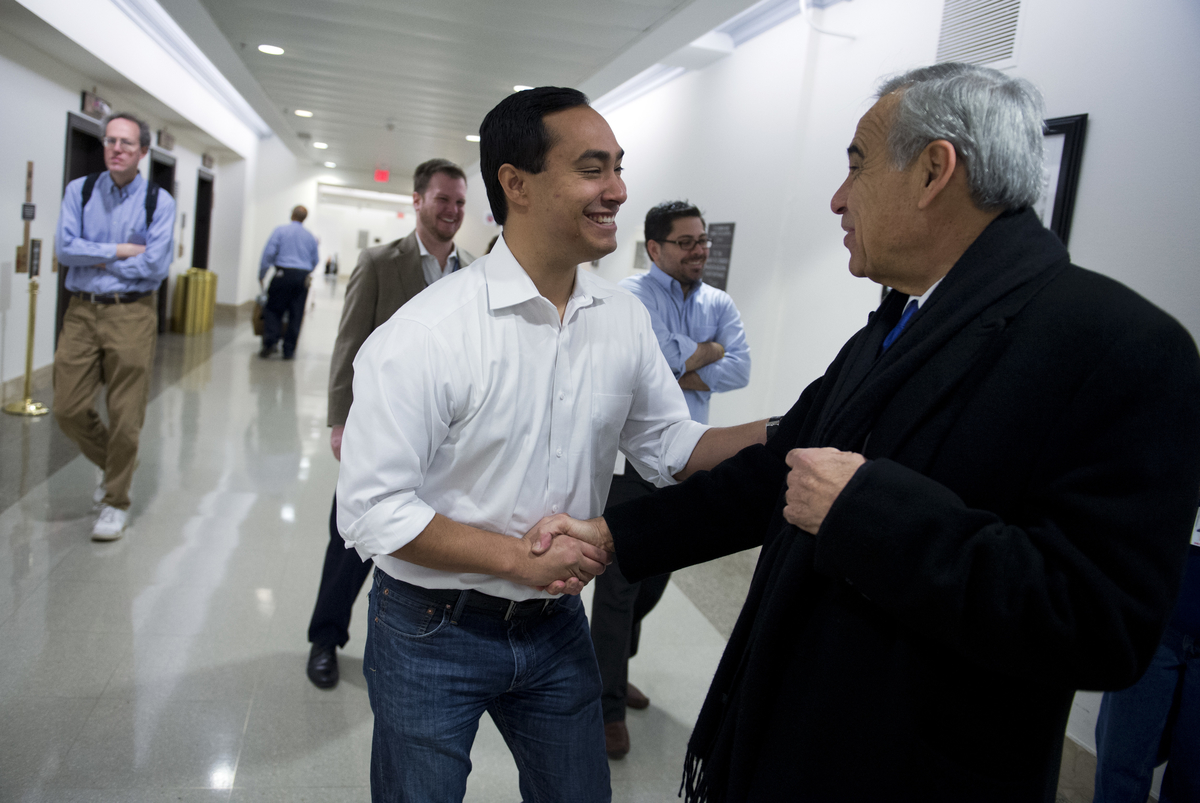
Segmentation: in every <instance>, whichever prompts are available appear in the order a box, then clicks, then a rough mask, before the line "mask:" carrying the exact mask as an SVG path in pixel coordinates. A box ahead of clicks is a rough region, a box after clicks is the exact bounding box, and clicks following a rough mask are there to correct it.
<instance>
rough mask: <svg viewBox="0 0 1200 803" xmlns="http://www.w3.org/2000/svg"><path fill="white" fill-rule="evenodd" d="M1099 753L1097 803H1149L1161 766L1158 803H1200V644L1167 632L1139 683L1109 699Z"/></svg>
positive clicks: (1101, 719)
mask: <svg viewBox="0 0 1200 803" xmlns="http://www.w3.org/2000/svg"><path fill="white" fill-rule="evenodd" d="M1096 753H1097V756H1096V796H1095V797H1094V798H1093V799H1092V801H1093V803H1126V802H1128V803H1145V801H1146V797H1147V796H1148V795H1149V794H1150V783H1151V780H1152V778H1153V775H1154V767H1155V766H1156V765H1158V764H1161V763H1162V762H1164V761H1167V762H1168V764H1167V771H1166V774H1165V775H1163V783H1162V792H1161V796H1160V797H1159V801H1160V803H1186V802H1187V801H1197V800H1200V644H1197V643H1196V641H1195V640H1194V639H1192V638H1191V637H1190V636H1185V635H1183V634H1182V633H1179V632H1178V631H1175V630H1170V629H1168V630H1167V634H1166V636H1165V637H1164V638H1163V642H1162V644H1160V645H1159V647H1158V651H1157V652H1156V653H1155V654H1154V660H1153V661H1151V663H1150V668H1149V669H1147V670H1146V674H1145V675H1143V676H1142V679H1141V680H1139V681H1138V682H1137V683H1136V684H1134V685H1133V686H1130V687H1129V688H1128V689H1125V690H1124V691H1118V692H1107V693H1106V694H1105V695H1104V699H1103V700H1102V701H1101V703H1100V714H1099V716H1098V717H1097V720H1096Z"/></svg>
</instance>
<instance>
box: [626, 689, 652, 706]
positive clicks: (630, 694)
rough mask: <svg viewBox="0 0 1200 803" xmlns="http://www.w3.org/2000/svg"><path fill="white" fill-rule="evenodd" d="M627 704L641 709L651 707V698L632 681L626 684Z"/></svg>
mask: <svg viewBox="0 0 1200 803" xmlns="http://www.w3.org/2000/svg"><path fill="white" fill-rule="evenodd" d="M625 705H627V706H629V707H630V708H636V709H637V710H638V711H641V710H642V709H644V708H649V707H650V698H649V697H647V696H646V695H644V694H642V690H641V689H639V688H638V687H637V686H634V685H633V684H632V683H626V684H625Z"/></svg>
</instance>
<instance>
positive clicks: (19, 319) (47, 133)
mask: <svg viewBox="0 0 1200 803" xmlns="http://www.w3.org/2000/svg"><path fill="white" fill-rule="evenodd" d="M0 54H3V55H0V105H3V107H4V108H7V109H10V110H13V111H14V112H16V114H14V115H12V116H13V119H16V120H19V121H20V124H13V125H9V126H8V127H7V130H6V133H5V140H6V141H5V148H4V155H3V158H0V198H3V199H4V200H5V202H6V203H7V205H8V208H9V209H16V205H17V204H18V203H19V202H22V201H24V200H25V163H26V161H32V162H33V163H34V164H33V202H34V203H35V204H37V219H36V220H34V221H33V224H32V225H31V226H30V236H31V237H33V238H39V239H41V241H42V274H41V276H40V277H39V282H38V283H39V285H40V288H39V293H38V309H37V330H36V332H35V334H34V352H33V366H34V368H35V369H37V368H40V367H42V366H43V365H47V364H49V363H50V361H51V360H52V359H53V356H54V310H55V298H56V293H57V290H56V282H57V280H58V275H57V274H54V273H51V272H50V255H51V253H52V252H53V248H54V231H55V227H56V225H57V223H58V206H59V202H60V201H61V199H62V171H63V153H64V138H65V131H66V122H67V115H66V111H67V110H68V109H77V108H78V107H79V89H78V88H77V87H76V86H75V85H74V82H73V81H72V78H73V76H72V74H71V72H70V71H69V70H67V69H66V68H65V67H61V66H60V65H58V64H57V63H56V62H53V61H52V60H51V59H49V58H48V57H46V56H44V55H42V53H41V52H40V51H37V50H34V49H33V48H31V47H29V46H27V45H26V44H24V43H23V42H21V41H19V40H17V39H15V38H14V37H12V36H11V35H10V34H8V33H7V32H5V31H3V30H0ZM23 232H24V228H23V225H22V223H21V221H20V219H19V218H18V216H17V215H16V214H7V215H4V216H2V217H0V381H6V380H9V379H12V378H14V377H18V376H21V375H22V374H23V373H24V372H25V342H26V334H25V333H26V328H27V327H28V325H29V316H28V310H29V296H28V286H29V285H28V281H27V277H26V274H23V273H14V267H15V258H16V247H17V246H18V245H20V244H21V240H22V236H23Z"/></svg>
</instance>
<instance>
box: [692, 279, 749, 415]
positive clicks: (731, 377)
mask: <svg viewBox="0 0 1200 803" xmlns="http://www.w3.org/2000/svg"><path fill="white" fill-rule="evenodd" d="M713 340H715V341H717V342H718V343H720V344H721V347H722V348H723V349H725V356H724V357H722V358H721V359H719V360H717V361H716V362H711V363H709V364H708V365H705V366H704V367H702V368H700V369H699V370H698V371H696V373H697V374H698V375H699V376H700V378H701V379H702V380H704V384H706V385H708V389H709V390H711V391H715V392H717V393H723V392H725V391H729V390H737V389H738V388H744V387H746V385H748V384H750V345H749V344H748V343H746V331H745V329H744V328H743V327H742V316H741V315H740V314H739V313H738V311H737V307H736V306H734V303H733V299H732V298H730V297H729V296H726V295H722V297H721V301H720V306H719V309H718V314H717V332H716V334H715V335H714V336H713Z"/></svg>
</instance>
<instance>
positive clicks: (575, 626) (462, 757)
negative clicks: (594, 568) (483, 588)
mask: <svg viewBox="0 0 1200 803" xmlns="http://www.w3.org/2000/svg"><path fill="white" fill-rule="evenodd" d="M447 593H448V592H445V591H441V592H427V591H426V590H425V589H422V588H418V587H416V586H413V585H409V584H408V583H403V582H401V581H399V580H396V579H395V578H393V577H391V576H390V575H388V574H386V573H385V572H382V571H380V570H378V569H376V570H375V579H374V583H373V586H372V588H371V594H370V621H369V624H368V630H367V644H366V649H365V654H364V656H363V674H364V675H366V678H367V691H368V693H369V695H370V699H371V710H372V711H374V713H375V732H374V738H373V741H372V745H371V799H372V801H374V803H395V802H396V801H411V802H412V803H442V802H443V801H461V800H462V799H463V795H465V794H466V788H467V775H468V773H470V771H471V758H470V755H471V744H472V743H473V742H474V741H475V733H476V731H477V730H478V728H479V718H480V717H481V716H482V715H483V713H484V712H485V711H486V712H487V713H488V714H489V715H490V716H491V718H492V721H493V722H495V723H496V727H497V728H498V729H499V731H500V733H501V735H502V736H503V737H504V740H505V742H506V743H507V744H508V749H509V750H510V751H512V754H513V758H514V759H515V760H516V762H517V769H518V771H519V773H520V788H521V797H522V798H523V799H524V800H525V801H526V803H543V802H544V803H561V801H572V802H573V803H574V802H575V801H583V802H584V803H587V802H589V801H597V802H598V803H607V802H608V801H610V800H611V799H612V792H611V790H610V788H609V776H608V758H607V757H606V755H605V752H604V725H603V720H602V717H601V714H600V674H599V671H598V670H597V668H596V657H595V655H594V654H593V652H592V641H591V637H590V636H589V634H588V626H587V619H586V617H585V616H584V613H583V605H582V603H580V601H579V598H578V597H563V598H560V599H559V600H557V601H556V603H555V604H554V605H553V606H552V607H551V608H550V609H549V610H548V611H547V612H545V613H535V614H530V615H528V616H524V617H519V618H514V619H512V620H511V621H505V620H504V619H503V618H502V617H501V616H500V615H497V614H488V613H474V612H472V609H471V608H469V607H468V608H463V607H462V606H461V605H459V604H457V603H453V604H448V603H447V602H446V600H445V599H444V597H445V595H446V594H447ZM463 593H466V592H463Z"/></svg>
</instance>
